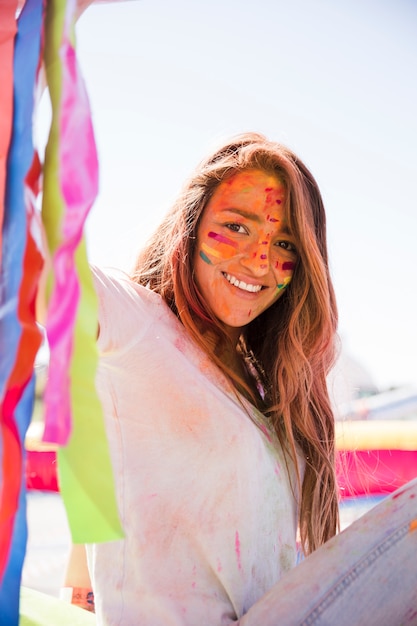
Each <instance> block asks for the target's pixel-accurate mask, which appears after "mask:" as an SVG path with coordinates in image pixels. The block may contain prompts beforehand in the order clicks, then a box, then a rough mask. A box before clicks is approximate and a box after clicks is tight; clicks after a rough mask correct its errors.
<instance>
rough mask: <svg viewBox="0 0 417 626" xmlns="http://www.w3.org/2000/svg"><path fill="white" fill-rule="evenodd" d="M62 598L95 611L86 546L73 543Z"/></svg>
mask: <svg viewBox="0 0 417 626" xmlns="http://www.w3.org/2000/svg"><path fill="white" fill-rule="evenodd" d="M60 595H61V599H62V600H66V601H67V602H70V603H71V604H75V605H77V606H79V607H81V608H83V609H86V610H87V611H94V593H93V590H92V588H91V581H90V574H89V571H88V566H87V555H86V551H85V546H84V545H82V544H73V545H72V547H71V552H70V555H69V559H68V564H67V569H66V572H65V578H64V587H63V588H62V589H61V594H60Z"/></svg>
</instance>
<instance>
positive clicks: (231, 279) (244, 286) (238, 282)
mask: <svg viewBox="0 0 417 626" xmlns="http://www.w3.org/2000/svg"><path fill="white" fill-rule="evenodd" d="M222 274H223V276H224V277H225V278H226V280H227V281H229V283H230V284H231V285H233V286H234V287H238V289H242V290H243V291H249V292H250V293H258V292H259V291H261V289H262V285H251V284H250V283H245V282H244V281H243V280H238V279H237V278H236V276H232V274H226V273H225V272H222Z"/></svg>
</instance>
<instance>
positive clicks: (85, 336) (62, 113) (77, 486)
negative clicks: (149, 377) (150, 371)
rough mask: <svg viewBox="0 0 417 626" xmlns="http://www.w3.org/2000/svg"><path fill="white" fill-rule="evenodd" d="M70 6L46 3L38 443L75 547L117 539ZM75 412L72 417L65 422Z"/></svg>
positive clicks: (88, 152) (93, 182)
mask: <svg viewBox="0 0 417 626" xmlns="http://www.w3.org/2000/svg"><path fill="white" fill-rule="evenodd" d="M75 19H76V2H75V1H74V0H68V2H67V3H66V2H65V0H49V2H48V4H47V14H46V33H45V64H46V76H47V83H48V86H49V92H50V96H51V103H52V124H51V131H50V135H49V140H48V145H47V148H46V153H45V167H44V197H43V207H42V215H43V220H44V224H45V230H46V234H47V238H48V242H49V248H50V251H51V253H52V269H53V272H52V274H53V277H52V280H53V286H52V288H51V295H50V300H49V305H48V314H47V322H46V330H47V336H48V341H49V346H50V365H49V379H48V382H47V387H46V391H45V405H46V417H45V433H44V440H45V441H49V442H56V443H58V444H60V445H61V446H65V447H64V448H62V449H60V450H59V452H58V457H59V478H60V490H61V493H62V496H63V499H64V504H65V507H66V511H67V516H68V521H69V525H70V529H71V533H72V538H73V541H74V542H75V543H91V542H98V541H106V540H113V539H117V538H120V537H121V536H123V531H122V529H121V526H120V522H119V518H118V512H117V506H116V499H115V491H114V479H113V474H112V468H111V463H110V456H109V450H108V443H107V438H106V434H105V429H104V420H103V412H102V408H101V404H100V402H99V400H98V397H97V393H96V389H95V373H96V369H97V363H98V353H97V347H96V335H97V298H96V294H95V291H94V286H93V281H92V276H91V272H90V269H89V265H88V260H87V254H86V245H85V240H84V237H83V227H84V223H85V219H86V217H87V214H88V212H89V210H90V208H91V206H92V204H93V202H94V199H95V197H96V195H97V190H98V163H97V154H96V147H95V141H94V134H93V128H92V123H91V114H90V108H89V102H88V97H87V94H86V91H85V87H84V83H83V80H82V77H81V75H80V71H79V67H78V65H77V60H76V54H75V46H74V22H75ZM71 409H72V415H71Z"/></svg>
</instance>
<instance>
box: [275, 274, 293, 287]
mask: <svg viewBox="0 0 417 626" xmlns="http://www.w3.org/2000/svg"><path fill="white" fill-rule="evenodd" d="M290 282H291V276H290V277H288V278H284V281H283V282H282V283H280V284H279V285H277V289H278V291H282V290H283V289H286V288H287V287H288V285H289V284H290Z"/></svg>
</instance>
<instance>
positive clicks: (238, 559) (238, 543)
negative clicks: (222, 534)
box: [235, 531, 242, 570]
mask: <svg viewBox="0 0 417 626" xmlns="http://www.w3.org/2000/svg"><path fill="white" fill-rule="evenodd" d="M235 552H236V559H237V567H238V569H239V570H242V561H241V560H240V539H239V533H238V532H237V531H236V535H235Z"/></svg>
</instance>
